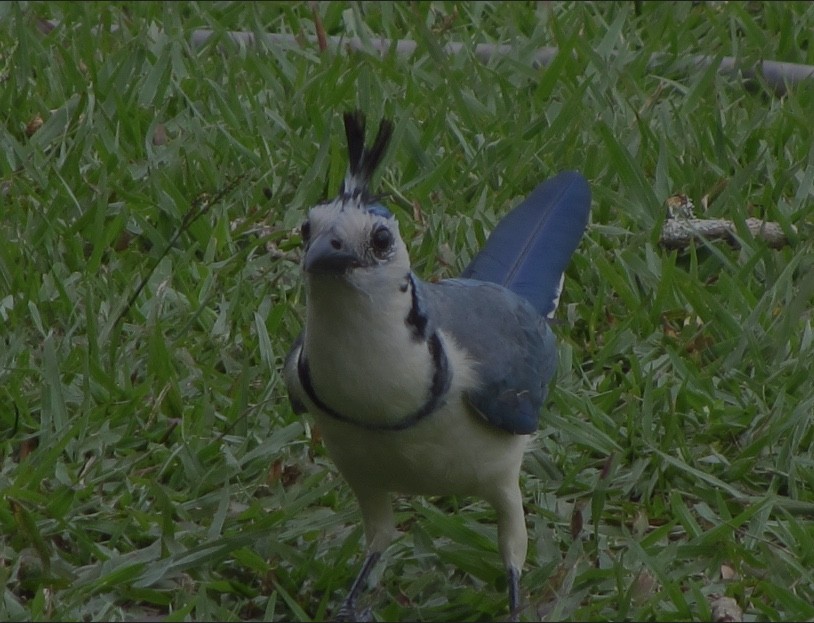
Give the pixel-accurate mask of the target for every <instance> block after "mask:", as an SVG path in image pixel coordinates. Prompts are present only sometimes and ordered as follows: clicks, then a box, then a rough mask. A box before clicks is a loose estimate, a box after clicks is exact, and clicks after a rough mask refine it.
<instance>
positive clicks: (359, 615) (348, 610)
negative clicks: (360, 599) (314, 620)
mask: <svg viewBox="0 0 814 623" xmlns="http://www.w3.org/2000/svg"><path fill="white" fill-rule="evenodd" d="M334 621H336V622H337V623H344V622H346V621H360V622H361V623H370V622H371V621H373V612H372V611H371V609H370V608H365V609H364V610H362V611H361V612H357V611H356V606H355V604H354V603H353V602H348V601H346V602H345V603H343V604H342V607H341V608H339V612H338V613H337V614H336V618H334Z"/></svg>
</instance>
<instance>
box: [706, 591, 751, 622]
mask: <svg viewBox="0 0 814 623" xmlns="http://www.w3.org/2000/svg"><path fill="white" fill-rule="evenodd" d="M709 603H710V606H712V620H713V621H714V622H715V623H736V622H738V621H743V610H741V607H740V606H739V605H738V602H737V601H735V600H734V599H732V598H731V597H722V596H720V595H710V602H709Z"/></svg>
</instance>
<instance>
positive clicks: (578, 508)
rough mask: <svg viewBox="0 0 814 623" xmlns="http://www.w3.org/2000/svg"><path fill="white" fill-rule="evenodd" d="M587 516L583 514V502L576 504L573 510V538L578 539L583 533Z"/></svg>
mask: <svg viewBox="0 0 814 623" xmlns="http://www.w3.org/2000/svg"><path fill="white" fill-rule="evenodd" d="M584 523H585V518H584V517H583V515H582V504H579V503H577V504H575V505H574V510H573V511H572V512H571V538H572V539H574V540H577V539H578V538H579V535H580V534H581V533H582V527H583V525H584Z"/></svg>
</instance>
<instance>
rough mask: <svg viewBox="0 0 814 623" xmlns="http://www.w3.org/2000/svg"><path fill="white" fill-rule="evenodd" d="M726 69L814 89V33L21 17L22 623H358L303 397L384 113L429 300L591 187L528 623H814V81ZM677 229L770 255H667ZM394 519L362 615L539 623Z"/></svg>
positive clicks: (129, 11) (0, 263)
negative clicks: (357, 182) (735, 66)
mask: <svg viewBox="0 0 814 623" xmlns="http://www.w3.org/2000/svg"><path fill="white" fill-rule="evenodd" d="M196 29H207V30H211V31H212V32H213V35H212V36H211V37H210V38H209V39H208V40H206V42H203V43H201V42H196V43H195V45H193V43H192V38H193V32H194V31H195V30H196ZM230 30H235V31H237V30H240V31H247V32H253V33H256V34H258V35H259V34H261V33H288V34H293V35H296V36H297V37H298V38H299V39H298V40H299V41H300V42H301V45H299V44H296V43H288V44H286V43H284V42H272V43H264V42H263V41H261V40H260V38H259V37H258V41H257V42H256V43H255V44H247V43H235V42H233V41H232V40H231V39H229V37H228V36H227V35H226V33H227V31H230ZM320 33H325V34H327V35H329V36H340V35H341V36H344V37H346V38H350V37H355V36H356V37H360V38H361V41H362V46H363V47H364V49H365V50H368V51H367V52H364V51H362V52H358V51H357V52H354V51H348V50H347V49H345V46H342V47H341V48H339V49H337V48H336V47H335V46H334V45H333V44H332V43H331V42H330V40H329V41H328V43H329V45H328V47H327V49H324V50H321V49H320V46H319V45H317V43H316V42H315V41H314V39H313V37H314V36H315V35H317V34H320ZM382 36H383V37H387V38H390V39H409V40H413V41H415V42H416V43H417V48H416V50H415V52H414V53H413V54H412V55H399V54H396V53H395V50H390V51H389V52H388V53H386V54H384V55H383V56H380V55H378V54H376V53H375V52H372V51H371V50H372V49H373V48H372V47H371V46H372V45H373V42H374V41H375V40H377V39H378V38H379V37H382ZM309 37H312V38H311V39H309ZM449 42H461V43H462V44H463V50H462V51H461V52H460V53H457V54H452V55H450V56H446V55H445V53H444V45H445V44H447V43H449ZM480 43H487V44H509V45H510V46H511V52H510V53H509V54H507V55H493V56H491V57H490V58H488V59H482V58H479V57H478V56H476V54H475V52H474V49H475V45H476V44H480ZM545 47H557V48H558V49H559V53H558V54H557V55H556V56H554V57H553V60H551V62H550V63H549V64H547V65H545V66H544V67H538V66H536V65H535V64H534V62H533V61H534V58H535V52H536V51H537V50H538V49H540V48H545ZM692 55H706V56H709V57H711V59H712V60H713V62H711V63H708V64H706V65H697V64H694V63H693V62H692V61H691V56H692ZM724 56H733V57H735V58H736V59H737V61H738V63H741V64H742V66H743V67H751V66H752V65H753V64H754V63H755V62H757V61H759V60H763V59H766V60H775V61H784V62H790V63H802V64H808V65H814V4H812V3H782V2H766V3H760V2H728V3H727V2H706V3H689V2H679V3H657V2H637V3H634V2H617V3H611V2H608V3H604V2H603V3H595V4H594V3H549V2H531V3H529V2H524V3H497V2H494V3H493V2H477V3H445V2H432V3H393V4H390V3H382V4H359V5H357V4H350V3H343V2H329V3H316V4H310V3H298V4H294V3H291V4H290V3H231V2H214V3H177V4H176V3H159V2H144V3H73V2H46V3H33V2H19V3H3V4H0V119H2V124H0V461H2V462H1V463H0V579H2V586H3V597H2V599H0V620H9V621H22V620H146V619H151V620H166V621H186V620H247V619H265V620H321V619H325V618H327V617H330V616H331V614H332V613H333V612H335V609H336V607H337V606H338V604H339V602H340V601H341V598H342V596H343V595H344V592H345V590H346V589H347V587H348V586H349V585H350V582H351V581H352V579H353V577H354V576H355V574H356V571H357V569H358V565H359V564H360V562H361V554H362V548H363V536H362V530H361V525H360V520H359V516H358V512H357V509H356V505H355V502H354V499H353V496H352V494H351V492H350V490H349V489H348V487H347V486H346V485H345V484H344V482H343V481H342V480H341V478H340V477H339V476H338V474H337V472H336V470H335V469H334V467H333V465H332V463H331V461H330V459H329V458H328V457H327V455H326V453H325V449H324V447H323V445H322V443H321V440H320V435H319V431H318V430H317V429H315V428H314V427H313V426H312V423H311V422H310V421H309V420H308V419H301V418H299V417H298V416H295V415H294V414H293V413H292V410H291V407H290V406H289V404H288V400H287V396H286V392H285V388H284V384H283V382H282V378H281V366H282V359H283V357H284V356H285V353H286V351H287V349H288V347H289V345H290V344H291V342H292V340H293V339H294V337H295V336H296V335H297V333H298V332H299V330H300V328H301V326H302V322H303V310H304V299H303V289H302V283H301V279H300V275H299V268H298V265H297V261H298V259H299V242H300V240H299V231H298V226H299V224H300V223H301V222H302V220H303V219H304V216H305V214H306V211H307V210H308V208H309V207H310V206H311V205H313V204H314V203H316V202H317V201H319V200H320V199H322V198H325V197H328V196H331V195H333V194H334V193H336V191H337V189H338V186H339V182H340V181H341V178H342V176H343V175H344V171H345V166H346V154H345V144H344V137H343V132H342V120H341V113H342V111H344V110H347V109H352V108H357V107H358V108H361V109H363V110H364V111H366V112H367V114H368V116H369V118H371V119H372V120H373V121H372V123H374V124H375V123H376V120H377V119H378V118H379V117H381V116H383V115H385V116H388V117H391V118H393V119H394V120H395V123H396V131H395V136H394V145H393V148H392V149H391V150H390V153H389V154H388V156H387V158H386V161H385V167H384V169H386V170H384V171H383V172H382V173H381V175H380V178H379V190H380V191H381V192H382V193H383V195H384V196H385V198H386V203H387V205H388V206H390V207H391V208H392V210H393V211H394V212H395V213H396V215H397V218H398V219H399V221H400V227H401V232H402V235H403V236H404V238H405V240H406V241H407V244H408V247H409V248H410V252H411V256H412V258H413V262H414V268H415V270H416V272H417V273H418V274H419V275H421V276H422V277H424V278H428V279H429V278H442V277H447V276H454V275H456V274H458V272H459V271H460V270H461V269H462V268H463V267H464V266H465V265H466V264H467V262H468V261H469V259H470V258H471V257H472V256H473V254H474V253H475V252H476V251H477V249H478V248H479V247H480V245H481V244H482V243H483V241H484V239H485V237H486V235H487V234H488V232H489V230H490V229H491V227H492V226H493V225H494V223H495V222H496V221H497V220H498V219H499V218H500V216H501V215H503V214H505V213H506V212H507V211H508V210H509V209H510V208H511V207H512V206H513V205H515V204H516V203H517V202H518V201H519V200H520V199H521V198H522V197H523V196H524V195H525V194H527V193H528V192H530V191H531V190H532V189H533V188H534V186H535V185H536V184H537V183H538V182H539V181H541V180H542V179H545V178H546V177H548V176H550V175H552V174H554V173H556V172H558V171H561V170H566V169H577V170H580V171H582V172H583V173H584V174H585V176H586V177H587V178H588V179H589V181H590V184H591V188H592V192H593V201H594V202H593V211H592V222H591V225H590V227H589V230H588V232H587V234H586V236H585V239H584V240H583V242H582V244H581V246H580V248H579V249H578V250H577V253H576V254H575V257H574V259H573V261H572V263H571V265H570V267H569V269H568V273H567V279H566V286H565V291H564V293H563V297H562V300H561V302H560V308H559V311H558V321H557V324H556V326H555V331H556V332H557V334H558V336H559V339H560V350H559V356H560V365H559V371H558V375H557V379H556V385H555V389H554V391H553V392H552V394H551V397H550V400H549V404H548V405H547V407H546V409H545V410H544V412H543V414H542V418H541V424H540V430H539V433H538V434H537V435H536V437H535V439H534V441H533V442H532V444H531V449H530V451H529V453H528V454H527V457H526V461H525V465H524V467H525V469H524V474H523V477H522V486H523V490H524V492H525V497H526V511H527V523H528V527H529V533H530V547H529V560H528V562H527V565H526V569H525V574H524V576H523V579H522V582H521V586H522V592H523V594H524V602H525V604H526V606H527V608H526V610H525V611H524V612H523V613H522V618H523V619H525V620H538V619H539V618H543V617H545V618H547V619H552V620H558V619H567V620H711V619H713V618H720V617H721V616H722V612H723V614H726V613H727V612H729V613H732V612H734V613H735V617H736V618H737V617H738V616H739V614H740V612H739V611H742V613H743V618H744V620H774V621H781V620H812V619H814V522H813V521H812V520H813V519H814V373H813V372H812V370H814V327H813V326H812V324H813V323H812V304H814V248H813V247H814V243H812V236H811V234H812V231H814V218H813V217H812V211H814V202H813V201H812V199H813V198H814V80H808V81H804V82H801V83H799V84H796V85H792V86H791V87H790V88H789V90H788V92H786V93H782V92H777V90H776V89H774V88H772V87H771V86H770V85H768V84H767V83H766V82H765V81H764V80H762V79H761V78H760V77H758V79H757V80H749V81H746V80H744V79H742V78H741V76H740V75H739V74H737V73H721V72H719V71H718V70H717V64H718V63H717V61H718V60H719V59H721V58H722V57H724ZM675 194H685V195H687V196H688V197H689V198H690V199H692V201H693V202H694V204H695V207H696V215H697V216H699V217H703V218H724V219H729V220H731V221H733V222H734V224H735V228H736V232H737V233H736V238H737V240H738V242H739V244H738V245H737V246H730V245H728V244H726V243H724V242H698V243H697V244H695V245H694V246H691V247H688V248H685V249H680V250H667V249H665V248H663V247H662V246H661V245H660V244H659V235H660V232H661V227H662V225H663V223H664V219H665V215H666V209H665V200H667V199H668V197H670V196H672V195H675ZM748 217H756V218H760V219H766V220H768V221H773V222H776V223H778V224H779V226H780V227H781V228H782V230H783V231H784V232H785V233H786V234H787V235H788V237H789V244H787V245H785V246H783V247H782V248H780V249H772V248H770V247H769V246H768V245H767V244H766V243H765V242H764V241H763V240H761V239H758V238H754V237H752V236H751V235H750V234H749V231H748V229H747V227H746V225H745V220H746V219H747V218H748ZM396 509H397V517H398V520H399V527H400V529H401V530H403V531H404V535H403V536H402V537H401V538H400V539H399V540H398V541H396V542H395V543H394V544H393V546H391V548H390V549H389V550H388V551H387V553H386V555H385V557H384V564H381V565H379V567H378V568H377V569H376V572H375V573H374V577H375V579H376V580H377V582H376V585H375V587H373V588H371V589H370V590H369V591H368V593H367V594H366V595H365V597H364V600H363V602H364V603H363V604H362V605H363V606H369V607H370V608H371V609H372V611H373V613H374V616H375V617H376V618H377V619H379V620H388V621H390V620H392V621H395V620H416V619H420V620H490V619H495V618H505V617H506V615H507V612H506V599H505V593H504V591H505V579H504V577H503V570H502V568H501V564H500V561H499V558H498V555H497V546H496V541H495V535H496V529H495V525H494V516H493V513H492V511H491V509H490V508H489V507H488V506H487V505H485V504H484V503H482V502H480V501H478V500H473V499H468V498H430V499H424V498H409V497H404V498H398V499H397V502H396ZM722 598H730V600H729V601H726V600H722ZM722 608H723V609H724V610H725V609H726V608H728V609H729V610H726V612H724V611H723V610H722Z"/></svg>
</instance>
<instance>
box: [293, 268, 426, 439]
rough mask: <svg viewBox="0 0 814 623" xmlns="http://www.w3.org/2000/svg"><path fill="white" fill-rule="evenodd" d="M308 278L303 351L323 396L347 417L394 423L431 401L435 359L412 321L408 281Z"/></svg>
mask: <svg viewBox="0 0 814 623" xmlns="http://www.w3.org/2000/svg"><path fill="white" fill-rule="evenodd" d="M365 272H367V274H364V275H359V276H358V277H359V281H360V282H361V283H364V284H365V289H364V290H362V289H360V288H358V287H356V286H355V285H354V284H355V282H356V280H355V279H353V277H354V275H348V276H346V277H324V276H309V277H308V279H307V286H306V287H307V297H308V300H307V312H306V314H307V315H306V323H305V342H304V344H303V353H304V355H305V358H306V360H307V362H308V366H309V369H310V374H311V381H312V384H313V388H314V391H315V393H316V394H317V396H319V397H321V400H322V401H323V402H324V403H325V404H326V405H328V406H329V407H330V408H331V409H333V410H334V411H336V412H338V413H340V414H341V415H342V416H344V417H345V418H348V419H351V420H354V421H358V422H361V423H365V424H368V425H374V426H376V425H388V424H392V423H394V422H398V421H400V420H402V419H403V418H405V417H408V416H409V415H411V414H413V413H414V412H416V411H417V410H418V409H420V408H421V407H422V406H423V404H424V403H425V402H426V401H427V398H428V396H429V391H430V387H431V384H432V375H433V369H434V366H433V361H432V357H431V355H430V353H429V350H428V348H427V343H426V342H425V341H424V340H419V339H416V338H415V336H414V333H413V332H412V331H411V328H410V327H409V326H408V325H407V323H406V318H407V316H408V314H409V312H410V309H411V307H412V293H411V290H410V288H408V287H407V276H406V275H404V276H403V277H402V278H401V279H398V278H395V279H394V278H393V277H392V276H391V277H390V278H389V279H388V278H386V277H387V276H386V275H381V277H380V278H377V277H379V276H378V275H374V274H372V273H374V272H376V271H365Z"/></svg>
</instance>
